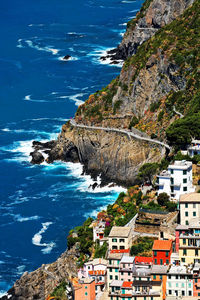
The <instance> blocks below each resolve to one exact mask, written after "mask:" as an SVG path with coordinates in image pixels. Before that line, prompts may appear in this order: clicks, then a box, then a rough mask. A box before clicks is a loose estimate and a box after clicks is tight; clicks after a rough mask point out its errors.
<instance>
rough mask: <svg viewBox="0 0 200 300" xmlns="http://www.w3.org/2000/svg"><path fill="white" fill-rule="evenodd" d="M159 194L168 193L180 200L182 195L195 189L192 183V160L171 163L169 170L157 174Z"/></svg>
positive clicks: (172, 197)
mask: <svg viewBox="0 0 200 300" xmlns="http://www.w3.org/2000/svg"><path fill="white" fill-rule="evenodd" d="M157 185H158V195H159V194H161V193H167V194H168V195H169V196H170V198H171V199H175V200H179V197H180V195H183V194H187V193H192V192H194V191H195V188H194V186H193V185H192V162H190V161H185V160H183V161H178V160H176V161H175V162H174V164H172V165H169V167H168V171H163V172H162V173H161V174H160V175H158V176H157Z"/></svg>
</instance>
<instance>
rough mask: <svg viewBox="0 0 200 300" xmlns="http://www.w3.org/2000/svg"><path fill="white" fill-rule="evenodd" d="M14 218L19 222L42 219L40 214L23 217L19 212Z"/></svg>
mask: <svg viewBox="0 0 200 300" xmlns="http://www.w3.org/2000/svg"><path fill="white" fill-rule="evenodd" d="M14 219H15V220H16V221H17V222H20V223H21V222H27V221H35V220H38V219H40V217H39V216H31V217H22V216H21V215H19V214H17V215H14Z"/></svg>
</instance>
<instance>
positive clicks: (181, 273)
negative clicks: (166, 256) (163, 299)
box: [166, 266, 193, 298]
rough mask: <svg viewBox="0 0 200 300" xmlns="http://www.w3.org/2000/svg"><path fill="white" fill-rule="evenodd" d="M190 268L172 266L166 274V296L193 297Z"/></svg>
mask: <svg viewBox="0 0 200 300" xmlns="http://www.w3.org/2000/svg"><path fill="white" fill-rule="evenodd" d="M192 278H193V274H192V267H191V269H190V267H189V266H187V267H186V266H172V267H171V268H170V269H169V271H168V273H167V285H166V295H167V296H172V297H174V298H175V297H177V296H179V297H184V296H193V279H192Z"/></svg>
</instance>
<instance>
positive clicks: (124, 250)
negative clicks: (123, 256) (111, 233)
mask: <svg viewBox="0 0 200 300" xmlns="http://www.w3.org/2000/svg"><path fill="white" fill-rule="evenodd" d="M129 252H130V249H121V250H110V253H111V254H113V253H129Z"/></svg>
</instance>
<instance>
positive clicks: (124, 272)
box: [119, 255, 135, 282]
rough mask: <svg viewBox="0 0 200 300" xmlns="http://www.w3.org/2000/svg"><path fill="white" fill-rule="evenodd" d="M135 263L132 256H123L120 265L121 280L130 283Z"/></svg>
mask: <svg viewBox="0 0 200 300" xmlns="http://www.w3.org/2000/svg"><path fill="white" fill-rule="evenodd" d="M134 263H135V257H130V256H125V255H124V256H123V257H122V259H121V261H120V265H119V272H120V276H119V278H120V280H123V281H127V282H130V281H132V278H133V274H132V272H133V265H134Z"/></svg>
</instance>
